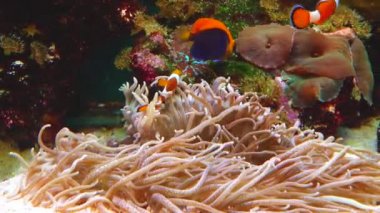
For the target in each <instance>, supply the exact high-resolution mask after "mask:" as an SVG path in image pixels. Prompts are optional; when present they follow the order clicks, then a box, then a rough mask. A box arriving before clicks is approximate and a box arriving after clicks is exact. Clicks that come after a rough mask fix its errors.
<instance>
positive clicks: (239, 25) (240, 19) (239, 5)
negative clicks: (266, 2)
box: [214, 0, 260, 38]
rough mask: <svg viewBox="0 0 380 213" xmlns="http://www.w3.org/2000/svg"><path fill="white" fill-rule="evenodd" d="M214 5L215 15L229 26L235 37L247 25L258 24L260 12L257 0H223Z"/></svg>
mask: <svg viewBox="0 0 380 213" xmlns="http://www.w3.org/2000/svg"><path fill="white" fill-rule="evenodd" d="M214 7H215V14H214V16H215V17H216V18H217V19H219V20H222V21H223V22H224V23H225V24H226V26H228V28H229V29H230V31H231V34H232V35H233V37H234V38H236V36H237V34H238V32H240V31H241V30H243V29H244V28H245V27H247V26H250V25H253V24H256V23H257V21H258V18H257V17H256V15H257V14H259V13H260V10H259V5H258V3H257V1H250V0H221V1H219V2H218V4H215V5H214Z"/></svg>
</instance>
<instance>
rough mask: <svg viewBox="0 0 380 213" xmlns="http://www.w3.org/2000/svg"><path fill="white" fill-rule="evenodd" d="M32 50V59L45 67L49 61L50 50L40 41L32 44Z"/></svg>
mask: <svg viewBox="0 0 380 213" xmlns="http://www.w3.org/2000/svg"><path fill="white" fill-rule="evenodd" d="M30 50H31V55H30V57H31V58H33V60H35V61H36V62H37V64H39V65H41V66H42V65H44V64H45V62H47V61H49V58H50V57H49V48H48V47H47V46H46V45H44V44H42V43H41V42H38V41H33V42H31V43H30Z"/></svg>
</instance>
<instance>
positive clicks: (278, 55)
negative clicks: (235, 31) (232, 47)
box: [236, 24, 294, 69]
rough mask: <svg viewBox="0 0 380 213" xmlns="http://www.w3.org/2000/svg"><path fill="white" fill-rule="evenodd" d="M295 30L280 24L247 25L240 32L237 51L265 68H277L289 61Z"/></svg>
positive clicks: (246, 58)
mask: <svg viewBox="0 0 380 213" xmlns="http://www.w3.org/2000/svg"><path fill="white" fill-rule="evenodd" d="M293 34H294V30H293V29H292V28H290V27H288V26H281V25H278V24H270V25H259V26H255V27H247V28H245V29H244V30H243V31H241V32H240V33H239V36H238V40H237V42H236V52H237V53H239V54H240V55H241V56H242V57H243V58H244V59H245V60H247V61H249V62H251V63H253V64H255V65H256V66H258V67H261V68H264V69H277V68H280V67H282V66H283V65H285V63H287V61H288V58H289V54H290V52H291V49H292V45H293V44H292V42H291V41H292V37H293Z"/></svg>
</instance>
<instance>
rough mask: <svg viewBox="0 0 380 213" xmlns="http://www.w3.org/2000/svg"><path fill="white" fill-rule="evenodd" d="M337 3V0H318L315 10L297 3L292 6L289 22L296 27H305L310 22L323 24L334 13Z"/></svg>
mask: <svg viewBox="0 0 380 213" xmlns="http://www.w3.org/2000/svg"><path fill="white" fill-rule="evenodd" d="M338 5H339V0H320V1H319V2H318V3H317V6H316V10H314V11H309V10H307V9H305V8H304V7H303V6H302V5H299V4H297V5H295V6H293V8H292V10H291V12H290V24H291V25H292V26H293V27H295V28H297V29H303V28H306V27H308V26H309V24H311V23H313V24H323V23H324V22H325V21H326V20H327V19H329V17H330V16H331V15H332V14H334V12H335V10H336V8H337V7H338Z"/></svg>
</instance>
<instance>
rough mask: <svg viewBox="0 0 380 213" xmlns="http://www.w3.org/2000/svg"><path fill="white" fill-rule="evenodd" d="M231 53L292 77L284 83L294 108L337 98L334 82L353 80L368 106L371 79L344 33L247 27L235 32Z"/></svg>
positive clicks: (362, 53)
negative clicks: (234, 47)
mask: <svg viewBox="0 0 380 213" xmlns="http://www.w3.org/2000/svg"><path fill="white" fill-rule="evenodd" d="M236 51H237V52H238V53H239V54H240V55H241V56H242V57H243V58H244V59H246V60H247V61H249V62H251V63H253V64H255V65H257V66H259V67H262V68H264V69H267V70H270V71H271V70H273V69H276V70H278V69H283V70H284V71H285V72H286V73H287V74H292V75H297V76H295V78H294V76H291V77H289V78H287V79H288V80H289V79H292V80H291V81H289V82H291V85H288V86H289V87H290V89H288V90H287V93H288V94H289V95H290V97H292V99H293V104H294V105H295V106H296V107H306V106H311V105H312V104H314V103H315V101H317V100H318V101H322V102H326V101H329V100H332V99H333V98H336V97H337V95H338V94H339V91H340V88H341V86H342V84H341V82H340V83H339V81H342V80H344V79H346V78H348V77H352V76H354V77H355V80H356V85H357V86H358V87H359V89H360V91H361V93H362V95H363V97H364V99H365V100H366V101H367V102H368V103H369V104H370V105H371V104H372V90H373V81H374V79H373V74H372V70H371V66H370V64H369V61H368V56H367V53H366V50H365V47H364V45H363V44H362V43H361V41H360V40H359V39H358V38H357V37H354V38H352V33H351V31H349V30H346V29H344V30H342V31H339V32H336V33H331V34H328V35H324V34H321V33H318V32H315V31H313V30H293V29H291V28H290V27H289V26H281V25H275V24H271V25H261V26H256V27H249V28H246V29H245V30H243V31H242V32H240V33H239V37H238V39H237V41H236ZM298 76H300V77H298ZM306 78H307V79H306ZM314 78H315V79H314ZM330 79H331V80H330ZM297 80H299V82H297ZM306 88H307V89H306ZM292 93H295V94H292Z"/></svg>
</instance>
